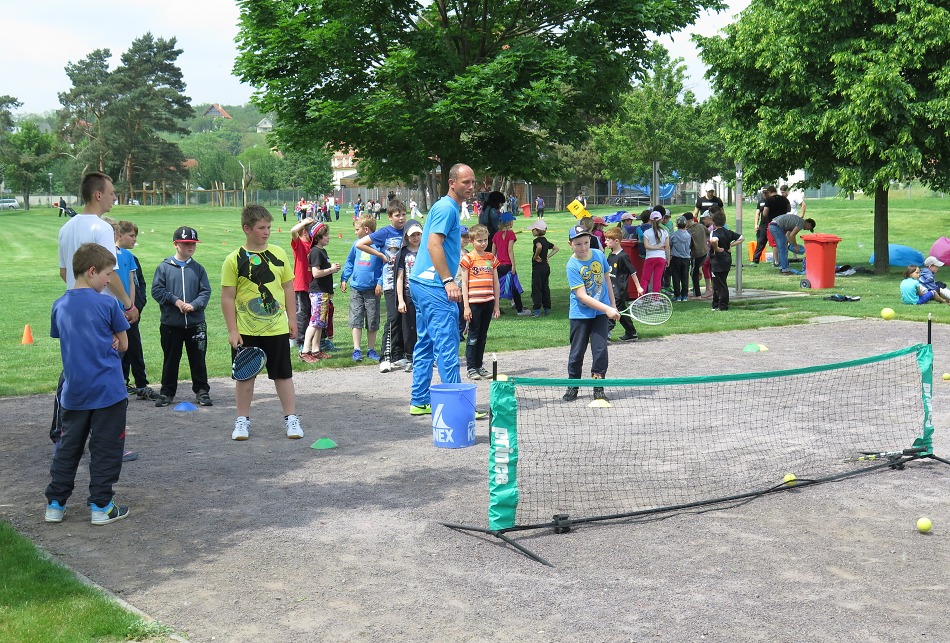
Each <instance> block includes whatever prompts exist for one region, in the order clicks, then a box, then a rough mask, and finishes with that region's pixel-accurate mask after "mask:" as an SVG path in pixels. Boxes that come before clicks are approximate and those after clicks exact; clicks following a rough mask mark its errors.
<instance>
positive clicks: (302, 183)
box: [281, 150, 333, 197]
mask: <svg viewBox="0 0 950 643" xmlns="http://www.w3.org/2000/svg"><path fill="white" fill-rule="evenodd" d="M332 161H333V154H332V153H331V152H330V151H329V150H307V151H304V152H298V151H296V150H291V151H290V152H287V153H286V154H285V155H284V164H283V166H282V169H283V173H282V175H281V182H282V183H283V185H286V186H288V187H292V188H299V189H301V190H303V193H304V194H305V195H310V196H312V197H315V196H317V195H318V194H326V193H328V192H330V191H331V190H332V189H333V168H332V167H331V163H332Z"/></svg>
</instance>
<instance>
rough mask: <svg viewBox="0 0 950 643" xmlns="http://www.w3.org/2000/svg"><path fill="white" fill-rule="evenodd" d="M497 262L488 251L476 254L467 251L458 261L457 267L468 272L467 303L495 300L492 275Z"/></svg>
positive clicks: (496, 267)
mask: <svg viewBox="0 0 950 643" xmlns="http://www.w3.org/2000/svg"><path fill="white" fill-rule="evenodd" d="M498 266H499V262H498V259H496V258H495V255H493V254H492V253H490V252H486V253H485V254H482V255H480V254H478V253H476V252H469V253H467V254H466V255H465V256H464V257H462V260H461V261H460V262H459V268H461V269H462V270H465V271H466V272H468V303H470V304H481V303H484V302H486V301H494V300H495V280H494V277H493V275H494V274H495V271H496V270H497V269H498Z"/></svg>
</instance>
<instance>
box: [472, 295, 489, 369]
mask: <svg viewBox="0 0 950 643" xmlns="http://www.w3.org/2000/svg"><path fill="white" fill-rule="evenodd" d="M469 308H470V309H471V310H472V321H470V322H469V323H468V340H467V341H466V342H465V368H466V369H468V370H472V369H475V370H478V369H480V368H483V367H484V365H485V343H486V342H487V341H488V325H489V324H491V314H492V311H494V310H495V302H494V301H485V302H482V303H480V304H469Z"/></svg>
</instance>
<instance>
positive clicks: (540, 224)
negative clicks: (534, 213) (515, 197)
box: [528, 219, 548, 232]
mask: <svg viewBox="0 0 950 643" xmlns="http://www.w3.org/2000/svg"><path fill="white" fill-rule="evenodd" d="M547 229H548V224H547V223H546V222H545V221H544V219H538V220H537V221H535V222H534V223H532V224H531V225H529V226H528V230H540V231H541V232H544V231H545V230H547Z"/></svg>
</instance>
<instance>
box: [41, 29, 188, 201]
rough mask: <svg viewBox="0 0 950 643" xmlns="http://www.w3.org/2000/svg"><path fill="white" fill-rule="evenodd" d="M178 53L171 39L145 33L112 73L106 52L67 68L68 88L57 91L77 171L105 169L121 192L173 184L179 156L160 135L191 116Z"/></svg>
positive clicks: (177, 177) (164, 135)
mask: <svg viewBox="0 0 950 643" xmlns="http://www.w3.org/2000/svg"><path fill="white" fill-rule="evenodd" d="M181 53H182V50H181V49H178V48H177V47H176V39H175V38H169V39H165V38H155V37H153V36H152V34H150V33H146V34H145V35H144V36H141V37H140V38H137V39H136V40H134V41H133V42H132V45H131V47H129V50H128V51H127V52H125V53H124V54H122V56H121V61H120V64H119V66H118V67H117V68H116V69H115V70H113V71H109V67H108V63H109V59H110V57H111V53H110V52H109V50H108V49H97V50H95V51H93V52H92V53H91V54H89V56H87V57H86V58H85V59H83V60H82V61H80V62H78V63H70V64H69V65H67V66H66V73H67V75H68V76H69V78H70V80H71V81H72V83H73V86H72V88H71V89H70V90H69V91H68V92H65V93H62V94H60V102H61V103H62V105H63V110H62V111H61V112H60V115H61V124H62V128H63V129H62V131H63V134H64V137H65V139H66V141H67V142H69V143H70V144H71V145H72V147H73V151H72V152H71V154H72V155H73V156H74V157H75V158H76V161H77V164H78V165H81V166H82V171H87V170H92V169H97V170H99V171H103V172H108V173H109V174H111V175H112V176H113V177H114V178H116V185H117V187H118V188H119V189H120V191H128V190H130V189H134V187H135V186H138V185H140V184H141V183H143V182H146V181H148V182H151V181H156V182H159V181H166V182H168V183H170V184H171V185H172V186H174V185H177V184H178V183H180V180H181V176H182V170H181V167H182V162H183V161H184V158H183V156H182V154H181V150H180V149H179V148H178V145H177V144H176V143H173V142H171V141H169V140H168V138H167V137H168V136H169V135H170V134H184V133H187V130H186V129H184V128H183V127H182V126H181V125H179V122H180V121H181V120H183V119H186V118H188V117H189V116H191V114H192V108H191V105H190V103H189V99H188V97H187V96H185V95H184V94H183V92H184V90H185V83H184V81H183V79H182V74H181V69H180V68H179V67H178V65H177V60H178V56H180V55H181Z"/></svg>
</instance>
